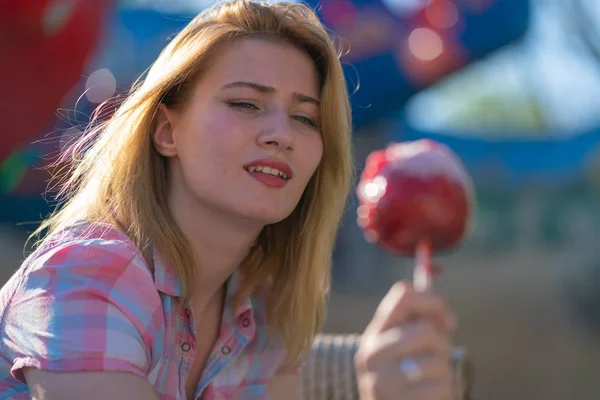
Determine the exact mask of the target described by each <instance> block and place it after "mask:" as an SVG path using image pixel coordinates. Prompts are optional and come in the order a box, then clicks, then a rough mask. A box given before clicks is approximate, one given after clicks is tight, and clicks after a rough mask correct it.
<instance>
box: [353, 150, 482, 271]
mask: <svg viewBox="0 0 600 400" xmlns="http://www.w3.org/2000/svg"><path fill="white" fill-rule="evenodd" d="M360 178H361V179H360V183H359V185H358V197H359V200H360V207H359V208H358V224H359V226H360V227H361V228H362V229H363V231H364V236H365V239H366V240H367V241H369V242H372V243H376V244H378V245H380V246H382V247H384V248H386V249H388V250H391V251H392V252H394V253H397V254H400V255H406V256H413V255H415V253H417V252H418V251H417V250H418V248H420V247H423V248H422V249H421V250H422V251H423V252H424V255H423V256H424V257H426V258H429V256H430V253H431V252H432V251H433V252H437V251H443V250H446V249H450V248H452V247H454V246H455V245H457V244H458V243H459V242H460V241H461V239H462V238H463V237H464V236H465V234H466V233H467V230H468V227H469V225H470V217H471V214H472V207H473V204H472V203H473V189H472V183H471V179H470V177H469V175H468V174H467V172H466V170H465V168H464V166H463V165H462V163H461V161H460V160H459V158H458V157H457V156H456V155H455V154H454V153H453V152H452V151H451V150H450V149H449V148H448V147H447V146H445V145H443V144H441V143H438V142H435V141H433V140H428V139H422V140H417V141H413V142H403V143H394V144H391V145H390V146H388V147H387V148H386V149H384V150H379V151H375V152H373V153H371V154H370V155H369V156H368V158H367V162H366V167H365V169H364V171H363V173H362V174H361V177H360ZM425 262H426V263H427V264H429V261H425ZM426 268H428V267H426Z"/></svg>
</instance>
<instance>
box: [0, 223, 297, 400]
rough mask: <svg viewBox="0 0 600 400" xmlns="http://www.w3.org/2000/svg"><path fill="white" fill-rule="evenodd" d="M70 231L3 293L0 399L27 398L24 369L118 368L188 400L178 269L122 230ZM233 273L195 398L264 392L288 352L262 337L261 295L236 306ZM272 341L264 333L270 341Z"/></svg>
mask: <svg viewBox="0 0 600 400" xmlns="http://www.w3.org/2000/svg"><path fill="white" fill-rule="evenodd" d="M87 230H88V232H87V233H86V235H85V236H82V235H81V233H82V232H81V231H80V230H79V228H77V229H74V228H71V229H69V230H68V231H67V233H66V234H65V235H61V237H60V238H59V239H58V240H55V241H54V242H50V243H48V244H47V245H45V246H43V247H42V248H40V249H39V250H37V251H36V252H34V253H33V254H32V255H31V256H30V257H28V259H27V260H26V261H25V262H24V264H23V266H22V267H21V268H20V269H19V270H18V271H17V272H16V273H15V274H14V275H13V277H12V278H11V279H10V280H9V281H8V283H7V284H6V285H5V286H4V287H3V288H2V289H1V291H0V400H4V399H12V400H25V399H30V395H29V390H28V387H27V384H26V383H25V381H24V378H23V374H22V368H24V367H35V368H40V369H45V370H52V371H64V372H67V371H84V370H85V371H124V372H130V373H134V374H137V375H140V376H142V377H144V378H146V379H148V381H149V382H150V383H151V384H152V386H153V387H154V390H155V391H156V393H157V394H158V396H159V397H160V399H161V400H184V399H185V398H186V396H185V382H186V378H187V376H188V373H189V370H190V367H191V365H192V362H193V360H194V357H195V344H196V339H195V336H196V332H195V324H194V323H193V321H192V316H191V315H190V313H189V311H188V310H187V309H186V308H185V307H184V306H183V305H182V304H181V302H180V301H179V299H178V297H179V296H180V295H181V284H180V282H179V281H178V279H177V277H176V276H175V274H174V271H173V270H172V269H171V268H170V266H169V265H168V264H167V263H166V262H165V260H164V259H163V258H162V257H161V255H160V253H159V252H158V251H154V252H153V268H152V269H151V268H149V267H148V265H147V264H146V262H145V261H144V258H143V256H142V255H141V253H140V252H139V251H138V250H137V249H136V248H135V247H134V245H133V243H132V242H131V241H130V240H129V239H128V238H127V236H125V235H124V234H123V233H122V232H121V231H119V230H117V229H114V228H109V229H106V228H104V229H99V228H93V229H90V227H88V229H87ZM239 279H240V275H239V273H238V272H235V273H234V274H233V275H232V276H231V277H230V278H229V280H228V282H227V295H226V301H225V307H224V311H223V314H222V319H221V328H220V332H219V335H218V339H217V341H216V343H215V345H214V347H213V349H212V352H211V354H210V355H209V357H208V359H207V361H206V364H205V368H204V371H203V373H202V377H201V378H200V382H199V384H198V387H197V390H196V397H195V398H196V399H198V398H201V399H206V400H210V399H265V398H268V396H267V393H266V385H267V383H268V382H269V380H270V379H271V378H272V377H273V375H274V374H275V372H276V370H277V369H278V367H279V366H280V365H281V364H282V362H283V359H284V357H285V355H286V353H285V350H284V347H283V342H282V341H281V340H279V339H276V338H274V337H273V336H269V338H267V336H268V326H267V321H266V296H264V295H253V296H251V297H248V298H246V299H244V301H242V302H241V304H240V306H239V307H238V308H237V310H235V312H232V305H231V301H232V297H233V295H234V294H235V293H236V290H237V288H238V286H239ZM267 339H268V340H267Z"/></svg>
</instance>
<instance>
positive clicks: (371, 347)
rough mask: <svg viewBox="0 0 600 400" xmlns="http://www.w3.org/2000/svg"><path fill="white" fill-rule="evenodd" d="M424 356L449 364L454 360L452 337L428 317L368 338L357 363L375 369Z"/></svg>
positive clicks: (357, 355) (363, 367)
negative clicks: (442, 332)
mask: <svg viewBox="0 0 600 400" xmlns="http://www.w3.org/2000/svg"><path fill="white" fill-rule="evenodd" d="M424 356H431V357H435V358H437V359H438V360H440V361H441V362H442V363H443V364H447V365H451V362H452V345H451V343H450V341H449V339H448V338H447V337H446V336H445V335H443V334H441V333H440V332H439V331H438V330H437V329H435V328H434V327H433V325H432V324H431V323H430V322H428V321H426V320H423V321H419V322H415V323H412V324H409V325H407V326H405V327H402V328H400V327H396V328H392V329H388V330H387V331H385V332H383V333H381V334H379V335H378V336H376V337H373V338H371V340H369V339H367V340H365V341H364V342H363V343H362V344H361V348H359V350H358V352H357V353H356V363H357V368H360V369H363V370H370V371H373V370H378V369H381V368H382V367H381V366H383V368H387V367H388V366H389V365H398V364H399V363H400V361H401V360H402V359H404V358H421V357H424Z"/></svg>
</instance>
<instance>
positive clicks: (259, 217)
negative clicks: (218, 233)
mask: <svg viewBox="0 0 600 400" xmlns="http://www.w3.org/2000/svg"><path fill="white" fill-rule="evenodd" d="M292 211H293V209H292V210H274V209H272V208H271V209H264V208H261V209H259V210H256V209H254V210H248V212H247V213H244V214H245V215H246V217H249V218H251V219H253V220H256V221H260V223H261V224H262V225H271V224H276V223H278V222H281V221H283V220H284V219H286V218H287V217H289V216H290V214H291V213H292Z"/></svg>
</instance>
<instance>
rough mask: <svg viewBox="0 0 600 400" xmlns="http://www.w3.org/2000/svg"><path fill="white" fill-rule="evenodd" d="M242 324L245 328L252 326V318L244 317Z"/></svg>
mask: <svg viewBox="0 0 600 400" xmlns="http://www.w3.org/2000/svg"><path fill="white" fill-rule="evenodd" d="M242 326H243V327H244V328H247V327H248V326H250V320H249V319H248V318H244V319H243V320H242Z"/></svg>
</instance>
